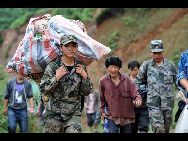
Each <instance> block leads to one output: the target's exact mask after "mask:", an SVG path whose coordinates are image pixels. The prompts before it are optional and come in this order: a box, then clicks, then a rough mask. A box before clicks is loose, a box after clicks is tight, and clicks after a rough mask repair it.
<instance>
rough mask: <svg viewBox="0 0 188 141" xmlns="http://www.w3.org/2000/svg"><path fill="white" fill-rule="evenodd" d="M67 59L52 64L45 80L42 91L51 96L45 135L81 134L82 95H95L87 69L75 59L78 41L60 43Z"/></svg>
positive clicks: (70, 39) (69, 38)
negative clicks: (92, 93) (92, 91)
mask: <svg viewBox="0 0 188 141" xmlns="http://www.w3.org/2000/svg"><path fill="white" fill-rule="evenodd" d="M60 50H61V51H62V52H63V55H62V56H60V57H59V58H57V59H56V60H55V61H52V62H50V63H49V64H48V65H47V66H46V69H45V72H44V75H43V77H42V79H41V83H40V90H41V93H43V94H44V95H49V101H48V103H47V106H46V112H45V114H44V132H45V133H81V132H82V128H81V95H84V96H87V95H89V94H90V93H91V84H90V79H89V77H88V74H87V70H86V67H85V66H84V65H82V63H81V62H80V61H79V60H78V59H77V58H76V57H75V54H76V52H77V50H78V44H77V37H76V36H74V35H64V36H62V38H61V40H60Z"/></svg>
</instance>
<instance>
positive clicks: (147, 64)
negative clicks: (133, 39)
mask: <svg viewBox="0 0 188 141" xmlns="http://www.w3.org/2000/svg"><path fill="white" fill-rule="evenodd" d="M148 66H149V61H147V63H146V73H145V79H146V80H147V74H148Z"/></svg>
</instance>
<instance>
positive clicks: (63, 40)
mask: <svg viewBox="0 0 188 141" xmlns="http://www.w3.org/2000/svg"><path fill="white" fill-rule="evenodd" d="M70 42H74V43H77V37H76V36H75V35H64V36H62V37H61V39H60V45H66V44H68V43H70Z"/></svg>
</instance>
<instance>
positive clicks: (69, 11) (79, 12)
mask: <svg viewBox="0 0 188 141" xmlns="http://www.w3.org/2000/svg"><path fill="white" fill-rule="evenodd" d="M95 9H96V8H55V9H54V10H53V13H52V15H53V16H54V15H63V16H64V17H65V18H68V19H75V20H81V21H83V22H90V21H91V20H92V18H93V16H92V12H93V11H94V10H95Z"/></svg>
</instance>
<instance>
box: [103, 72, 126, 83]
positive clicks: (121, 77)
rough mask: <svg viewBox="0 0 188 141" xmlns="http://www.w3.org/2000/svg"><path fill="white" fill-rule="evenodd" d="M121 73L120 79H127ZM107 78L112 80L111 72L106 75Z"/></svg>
mask: <svg viewBox="0 0 188 141" xmlns="http://www.w3.org/2000/svg"><path fill="white" fill-rule="evenodd" d="M119 74H120V81H122V80H124V79H125V76H124V75H123V73H121V72H119ZM106 79H109V80H111V78H110V74H109V73H108V74H107V75H106Z"/></svg>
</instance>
